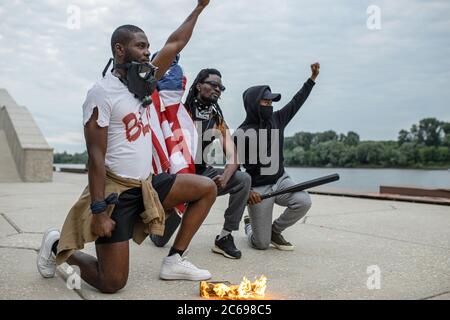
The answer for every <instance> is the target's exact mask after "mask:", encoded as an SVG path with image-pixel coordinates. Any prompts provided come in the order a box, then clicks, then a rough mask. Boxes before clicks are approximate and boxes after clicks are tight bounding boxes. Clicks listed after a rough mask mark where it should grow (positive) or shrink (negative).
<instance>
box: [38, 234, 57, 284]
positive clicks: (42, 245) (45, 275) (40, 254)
mask: <svg viewBox="0 0 450 320" xmlns="http://www.w3.org/2000/svg"><path fill="white" fill-rule="evenodd" d="M53 231H58V232H59V230H58V229H49V230H47V231H46V232H45V233H44V236H43V237H42V241H41V246H40V248H39V253H38V255H37V259H36V267H37V269H38V272H39V274H40V275H41V276H42V277H44V278H53V277H54V276H55V275H48V274H42V272H41V269H40V268H39V259H40V257H41V256H42V248H43V247H44V243H45V239H46V238H47V236H48V234H49V233H50V232H53ZM50 250H51V249H50Z"/></svg>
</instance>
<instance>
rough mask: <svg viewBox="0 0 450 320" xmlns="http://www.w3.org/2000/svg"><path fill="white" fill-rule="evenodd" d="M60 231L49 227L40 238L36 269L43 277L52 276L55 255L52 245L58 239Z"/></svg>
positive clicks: (53, 273) (54, 266)
mask: <svg viewBox="0 0 450 320" xmlns="http://www.w3.org/2000/svg"><path fill="white" fill-rule="evenodd" d="M59 237H60V232H59V231H58V230H57V229H49V230H47V231H46V232H45V234H44V237H43V238H42V243H41V248H40V249H39V253H38V255H37V269H38V271H39V273H40V274H41V276H43V277H44V278H53V277H54V276H55V272H56V260H55V255H54V254H53V252H52V246H53V244H54V243H55V241H57V240H59Z"/></svg>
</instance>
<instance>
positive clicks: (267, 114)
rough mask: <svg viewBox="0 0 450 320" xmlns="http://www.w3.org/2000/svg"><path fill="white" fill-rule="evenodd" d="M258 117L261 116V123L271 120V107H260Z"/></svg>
mask: <svg viewBox="0 0 450 320" xmlns="http://www.w3.org/2000/svg"><path fill="white" fill-rule="evenodd" d="M259 115H260V116H261V120H263V121H267V120H269V119H270V118H272V115H273V107H268V106H260V107H259Z"/></svg>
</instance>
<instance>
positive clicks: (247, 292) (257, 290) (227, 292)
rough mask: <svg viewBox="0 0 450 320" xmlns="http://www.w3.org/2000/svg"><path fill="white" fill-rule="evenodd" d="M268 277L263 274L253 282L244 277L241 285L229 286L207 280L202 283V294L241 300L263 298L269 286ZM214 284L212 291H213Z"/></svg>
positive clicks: (204, 296)
mask: <svg viewBox="0 0 450 320" xmlns="http://www.w3.org/2000/svg"><path fill="white" fill-rule="evenodd" d="M266 284H267V277H265V276H264V275H262V276H261V277H260V278H259V279H256V280H255V281H254V282H253V283H252V282H250V281H249V280H248V279H247V278H246V277H243V279H242V282H241V283H240V284H239V285H230V286H227V285H226V284H224V283H217V284H212V283H208V282H206V281H202V282H201V283H200V296H201V297H203V298H210V297H211V295H213V293H212V292H214V295H213V297H217V298H220V299H228V300H239V299H261V298H264V296H265V292H266V288H267V285H266ZM211 286H212V291H211Z"/></svg>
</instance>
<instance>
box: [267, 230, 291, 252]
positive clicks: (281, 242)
mask: <svg viewBox="0 0 450 320" xmlns="http://www.w3.org/2000/svg"><path fill="white" fill-rule="evenodd" d="M271 243H272V244H273V245H274V246H275V247H276V248H277V249H278V250H283V251H292V250H294V246H293V245H292V244H291V243H290V242H287V241H286V239H284V237H283V236H282V235H281V233H275V232H273V231H272V239H271Z"/></svg>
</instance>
